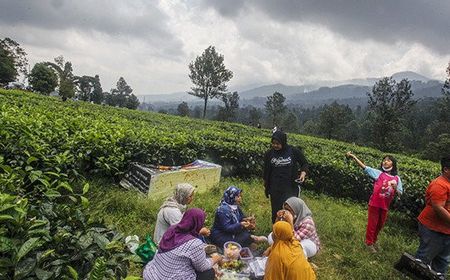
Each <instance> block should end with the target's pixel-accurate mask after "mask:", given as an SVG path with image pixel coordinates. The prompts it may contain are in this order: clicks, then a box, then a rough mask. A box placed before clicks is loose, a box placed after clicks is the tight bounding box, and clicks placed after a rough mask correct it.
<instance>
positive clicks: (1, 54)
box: [0, 37, 28, 85]
mask: <svg viewBox="0 0 450 280" xmlns="http://www.w3.org/2000/svg"><path fill="white" fill-rule="evenodd" d="M27 66H28V59H27V53H26V52H25V50H24V49H23V48H22V47H20V45H19V43H17V42H16V41H14V40H12V39H10V38H7V37H6V38H4V39H0V85H3V84H7V83H9V82H13V81H15V80H16V77H17V75H18V74H19V73H21V74H23V75H25V76H26V75H27V74H28V73H27Z"/></svg>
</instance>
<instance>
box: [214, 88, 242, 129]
mask: <svg viewBox="0 0 450 280" xmlns="http://www.w3.org/2000/svg"><path fill="white" fill-rule="evenodd" d="M222 101H223V104H224V106H223V107H222V106H220V107H219V113H218V116H217V119H218V120H221V121H226V122H228V121H234V120H235V119H236V114H237V111H238V109H239V94H238V93H237V91H235V92H233V93H225V94H224V95H222Z"/></svg>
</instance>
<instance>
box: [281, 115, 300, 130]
mask: <svg viewBox="0 0 450 280" xmlns="http://www.w3.org/2000/svg"><path fill="white" fill-rule="evenodd" d="M282 126H283V130H285V131H290V132H298V130H299V128H300V127H299V123H298V117H297V115H296V114H295V113H294V112H293V111H291V110H289V112H288V113H287V114H286V117H285V118H283V122H282Z"/></svg>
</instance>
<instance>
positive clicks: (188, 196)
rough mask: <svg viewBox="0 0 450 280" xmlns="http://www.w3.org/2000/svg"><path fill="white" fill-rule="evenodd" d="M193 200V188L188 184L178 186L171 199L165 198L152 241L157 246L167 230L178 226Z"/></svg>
mask: <svg viewBox="0 0 450 280" xmlns="http://www.w3.org/2000/svg"><path fill="white" fill-rule="evenodd" d="M193 198H194V187H193V186H192V185H191V184H188V183H182V184H178V185H177V187H176V189H175V193H174V195H173V196H172V197H169V198H167V199H166V200H165V201H164V203H163V204H162V205H161V207H160V208H159V212H158V217H157V218H156V226H155V232H154V241H155V242H156V243H157V244H158V243H159V242H160V241H161V238H162V236H163V235H164V233H165V232H166V231H167V229H168V228H169V227H170V226H171V225H174V224H178V223H179V222H180V221H181V218H182V217H183V213H184V212H185V211H186V207H187V205H188V204H190V203H191V202H192V200H193Z"/></svg>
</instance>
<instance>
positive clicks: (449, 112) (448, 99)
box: [439, 62, 450, 122]
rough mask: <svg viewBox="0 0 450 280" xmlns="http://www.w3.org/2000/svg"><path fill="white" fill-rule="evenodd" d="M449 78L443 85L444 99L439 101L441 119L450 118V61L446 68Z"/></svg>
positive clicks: (446, 119)
mask: <svg viewBox="0 0 450 280" xmlns="http://www.w3.org/2000/svg"><path fill="white" fill-rule="evenodd" d="M446 73H447V79H446V80H445V82H444V86H443V87H442V100H441V101H440V103H439V120H441V121H447V122H448V120H450V62H449V63H448V67H447V70H446Z"/></svg>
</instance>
